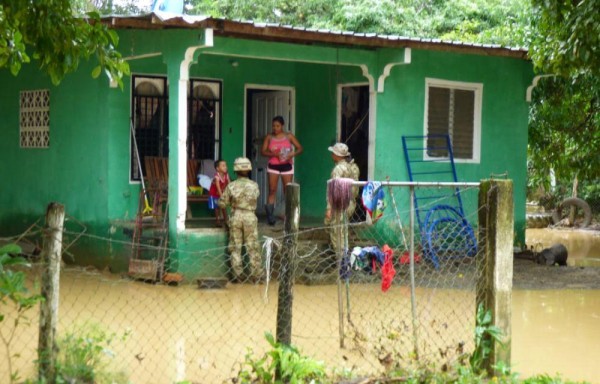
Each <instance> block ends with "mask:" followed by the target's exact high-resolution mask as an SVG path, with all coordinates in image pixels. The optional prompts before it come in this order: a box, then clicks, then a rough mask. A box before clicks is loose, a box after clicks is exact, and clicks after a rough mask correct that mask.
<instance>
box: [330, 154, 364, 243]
mask: <svg viewBox="0 0 600 384" xmlns="http://www.w3.org/2000/svg"><path fill="white" fill-rule="evenodd" d="M328 150H329V151H330V152H331V158H332V159H333V162H334V163H335V166H334V167H333V170H332V171H331V179H337V178H342V177H343V178H348V179H353V180H355V181H358V178H359V174H360V170H359V169H358V165H356V164H355V163H354V160H352V158H351V156H350V152H349V151H348V146H347V145H346V144H344V143H336V144H335V145H334V146H331V147H329V148H328ZM357 196H358V186H352V199H351V200H350V204H349V205H348V208H347V209H346V217H347V218H348V220H350V218H351V217H352V215H353V214H354V210H355V209H356V197H357ZM341 219H342V214H341V212H339V213H332V211H331V202H330V201H329V199H327V210H326V211H325V224H326V225H331V226H332V227H330V229H329V240H330V244H331V247H332V248H333V250H334V251H335V252H336V253H337V252H338V251H340V250H341V247H342V244H339V239H338V237H337V235H336V232H335V231H334V228H333V227H334V226H337V225H341V224H342V220H341Z"/></svg>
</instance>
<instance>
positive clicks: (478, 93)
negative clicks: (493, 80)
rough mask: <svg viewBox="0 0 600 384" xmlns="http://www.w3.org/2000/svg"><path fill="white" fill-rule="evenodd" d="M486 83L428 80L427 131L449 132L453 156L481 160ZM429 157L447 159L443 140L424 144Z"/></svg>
mask: <svg viewBox="0 0 600 384" xmlns="http://www.w3.org/2000/svg"><path fill="white" fill-rule="evenodd" d="M482 91H483V85H482V84H475V83H461V82H453V81H445V80H436V79H426V93H425V134H426V135H449V136H450V142H451V143H452V152H453V155H454V159H455V160H458V161H464V162H478V161H479V155H480V137H481V97H482ZM425 144H426V147H427V148H428V149H427V152H426V154H425V157H426V158H447V157H448V150H447V149H445V148H443V147H442V146H441V145H440V139H436V138H435V137H432V138H429V139H428V142H427V143H425Z"/></svg>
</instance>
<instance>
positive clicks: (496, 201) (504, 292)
mask: <svg viewBox="0 0 600 384" xmlns="http://www.w3.org/2000/svg"><path fill="white" fill-rule="evenodd" d="M513 205H514V204H513V183H512V180H483V181H482V182H481V187H480V189H479V247H480V252H479V256H480V257H478V258H477V262H478V263H479V265H478V268H477V269H478V270H479V271H481V275H480V276H479V277H478V281H477V296H476V297H477V299H476V300H477V308H478V307H479V305H480V304H482V305H483V308H484V310H485V311H488V310H489V311H491V313H492V324H491V325H493V326H496V327H498V328H499V329H500V330H501V331H502V335H503V339H504V340H503V344H502V345H501V344H499V343H496V342H494V340H492V351H491V356H490V358H489V359H488V361H486V362H485V364H486V365H485V366H486V368H487V370H488V371H489V372H491V371H492V367H493V366H494V365H496V364H497V363H499V362H505V363H507V364H510V355H511V305H512V295H511V291H512V277H513V233H514V212H513ZM476 310H477V309H476Z"/></svg>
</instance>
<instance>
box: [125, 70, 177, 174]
mask: <svg viewBox="0 0 600 384" xmlns="http://www.w3.org/2000/svg"><path fill="white" fill-rule="evenodd" d="M166 83H167V79H166V78H163V77H141V76H134V78H133V86H134V88H133V91H132V100H131V104H132V111H133V127H134V130H135V140H136V143H134V142H133V139H132V140H131V159H130V164H131V165H130V174H131V180H135V181H139V180H140V170H139V167H138V162H137V158H136V156H137V155H136V152H135V151H136V146H135V144H137V150H138V152H139V156H140V163H141V165H142V172H143V174H144V175H145V174H146V169H145V158H146V156H157V157H168V156H169V120H168V97H167V94H166V90H167V87H166Z"/></svg>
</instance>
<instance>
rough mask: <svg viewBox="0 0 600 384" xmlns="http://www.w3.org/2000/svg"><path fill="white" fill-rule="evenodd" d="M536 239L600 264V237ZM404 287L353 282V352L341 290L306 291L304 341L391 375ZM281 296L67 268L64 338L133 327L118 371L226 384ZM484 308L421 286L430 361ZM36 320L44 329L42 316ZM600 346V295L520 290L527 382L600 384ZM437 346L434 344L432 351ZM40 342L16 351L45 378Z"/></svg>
mask: <svg viewBox="0 0 600 384" xmlns="http://www.w3.org/2000/svg"><path fill="white" fill-rule="evenodd" d="M538 232H540V233H538ZM563 235H564V233H560V236H563ZM535 236H537V237H535ZM527 238H528V242H529V241H530V239H534V238H536V239H540V240H536V241H540V242H542V241H547V243H544V246H549V245H551V244H553V243H555V242H557V240H560V241H561V242H566V241H567V240H565V239H568V240H570V241H573V243H569V244H568V245H567V244H565V245H567V248H569V262H570V263H575V264H576V263H579V262H580V261H581V260H586V259H588V260H587V261H586V263H587V262H589V260H592V259H596V258H597V257H598V253H596V252H597V250H598V246H599V245H598V242H599V241H600V238H599V237H598V236H597V235H596V234H593V233H589V232H587V233H583V234H581V233H576V234H571V235H568V236H566V237H565V238H562V237H560V238H557V237H552V236H551V235H550V234H547V233H546V234H545V233H544V232H543V231H537V230H534V231H532V230H528V233H527ZM574 239H577V240H574ZM587 242H590V243H591V244H587ZM546 244H547V245H546ZM586 265H590V264H586ZM402 279H403V280H402ZM397 282H398V284H397V285H394V286H392V288H391V289H390V290H389V291H388V292H387V293H386V294H382V293H381V291H380V286H378V285H376V284H357V285H355V286H351V287H350V296H351V298H352V302H351V315H352V321H353V324H355V325H356V329H357V331H356V332H352V331H351V330H349V331H348V332H347V334H346V335H345V336H346V338H345V348H344V349H340V346H339V344H340V338H339V328H338V321H339V313H338V300H337V289H338V288H337V286H336V285H319V286H305V285H297V286H295V288H294V310H293V315H294V323H293V329H292V334H293V335H292V339H293V342H294V344H296V345H298V346H299V347H300V348H301V350H302V351H303V353H305V354H308V355H310V356H315V357H317V358H318V359H320V360H323V361H325V362H326V363H327V364H328V366H335V367H340V368H347V369H350V368H354V369H357V370H359V371H363V372H369V373H372V374H377V373H381V372H382V370H383V368H382V367H381V364H380V363H379V361H378V358H381V357H382V354H381V353H383V355H385V353H389V352H393V353H397V354H398V355H402V356H404V357H406V356H407V350H410V340H411V339H412V338H413V337H414V336H415V335H414V334H413V333H412V331H411V330H412V328H411V312H410V307H411V303H410V290H409V289H408V287H407V286H406V276H403V277H401V280H399V281H397ZM276 295H277V285H271V287H270V289H269V291H268V295H267V297H265V287H264V286H261V285H228V287H227V288H226V289H222V290H200V289H198V288H197V286H195V285H193V284H186V285H181V286H179V287H168V286H163V285H150V284H146V283H142V282H136V281H130V280H127V279H122V278H120V277H118V276H114V275H110V274H108V273H99V272H95V271H85V270H65V271H63V273H62V275H61V290H60V298H61V304H60V310H59V311H60V313H59V315H60V322H59V329H58V332H59V334H64V333H65V332H67V331H69V330H72V329H73V328H74V327H78V326H80V325H81V324H83V323H85V322H93V323H99V324H101V325H102V327H104V328H105V329H106V330H108V331H111V332H115V333H116V334H117V335H122V334H123V333H124V332H128V333H129V335H128V336H127V338H126V340H125V341H120V340H117V339H115V340H114V341H113V343H112V344H111V346H110V348H109V350H110V354H109V355H107V356H114V357H113V358H110V359H109V361H110V367H109V369H110V370H111V371H118V370H122V371H124V372H126V374H127V375H128V376H129V378H130V380H131V382H132V383H142V384H147V383H148V384H151V383H157V384H162V383H174V382H177V381H180V380H184V379H188V380H191V381H192V382H198V383H220V382H223V381H226V380H228V379H230V378H231V377H233V376H234V375H235V374H236V372H237V371H238V370H239V369H240V363H241V362H242V361H243V359H244V356H245V355H246V354H247V353H248V348H252V350H253V352H252V353H253V356H259V355H260V354H262V353H264V351H266V350H267V349H268V348H269V346H268V344H267V343H266V341H265V339H264V336H263V335H264V332H265V331H270V332H272V333H274V332H275V320H276V312H277V297H276ZM267 299H268V300H267ZM474 302H475V298H474V289H472V288H468V287H467V289H454V290H452V289H435V288H420V289H418V290H417V307H418V310H419V321H420V322H421V324H422V327H420V328H419V329H418V335H417V337H418V338H419V340H420V342H419V345H420V348H421V351H420V352H421V353H422V355H426V354H427V353H432V355H434V354H435V355H437V354H438V350H441V349H443V348H446V350H447V349H448V347H451V346H456V345H457V344H459V343H460V342H462V341H466V343H467V348H468V347H469V346H470V341H469V340H470V339H471V338H472V331H469V329H472V324H473V323H474V319H473V316H472V315H471V314H472V312H471V311H472V309H473V308H474ZM30 319H31V320H32V323H37V321H36V320H37V313H33V314H31V315H30ZM344 320H345V323H346V324H347V319H346V318H345V319H344ZM9 324H10V319H6V320H5V321H4V322H3V323H2V324H0V330H1V331H2V332H3V334H5V332H6V331H8V325H9ZM456 329H460V331H455V330H456ZM407 340H408V341H407ZM599 341H600V291H599V290H539V291H538V290H514V291H513V313H512V365H513V367H514V369H515V371H517V372H519V373H520V374H521V377H527V376H530V375H533V374H537V373H548V374H555V373H560V374H561V375H562V377H563V378H568V379H571V380H586V381H589V382H591V383H600V364H599V363H598V362H599V361H600V343H599ZM390 342H391V343H392V344H395V346H396V347H397V348H398V349H397V350H394V349H387V350H381V349H380V350H378V349H377V346H378V345H386V346H387V347H388V348H390ZM427 343H430V347H429V349H427V348H425V347H423V346H424V345H425V344H427ZM436 343H437V344H436ZM36 345H37V329H36V328H35V326H34V325H33V324H31V325H29V326H21V327H20V328H19V330H18V332H17V333H16V334H15V337H14V342H13V343H12V347H11V351H10V353H11V355H18V356H16V357H15V358H14V359H13V360H14V361H13V363H14V365H13V369H18V370H19V372H20V373H21V376H22V377H33V375H34V374H33V372H34V366H33V364H32V363H31V362H32V361H33V360H35V358H36V355H35V354H36ZM357 346H362V349H361V348H358V347H357ZM394 348H395V347H394ZM106 352H107V354H108V353H109V351H106ZM6 356H7V352H6V350H4V349H0V382H8V380H7V378H8V373H7V372H8V368H7V365H6ZM229 382H230V381H229Z"/></svg>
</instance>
